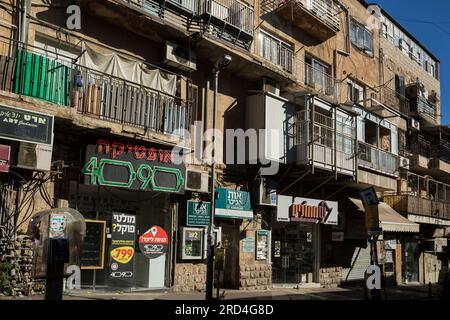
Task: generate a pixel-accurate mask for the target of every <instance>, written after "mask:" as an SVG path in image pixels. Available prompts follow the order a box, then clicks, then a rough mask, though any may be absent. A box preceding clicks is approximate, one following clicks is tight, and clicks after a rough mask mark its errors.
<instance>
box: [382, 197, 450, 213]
mask: <svg viewBox="0 0 450 320" xmlns="http://www.w3.org/2000/svg"><path fill="white" fill-rule="evenodd" d="M383 201H384V202H386V203H387V204H389V205H390V206H391V207H392V208H393V209H394V210H395V211H397V212H399V213H401V214H404V215H411V214H412V215H419V216H425V217H433V218H437V219H450V202H446V201H442V200H431V199H427V198H422V197H418V196H415V195H392V196H384V197H383Z"/></svg>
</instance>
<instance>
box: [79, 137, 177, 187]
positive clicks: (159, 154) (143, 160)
mask: <svg viewBox="0 0 450 320" xmlns="http://www.w3.org/2000/svg"><path fill="white" fill-rule="evenodd" d="M85 159H86V162H85V165H84V167H83V169H82V173H83V175H84V182H85V183H86V184H93V185H100V186H109V187H118V188H124V189H128V190H140V191H160V192H171V193H178V194H184V174H185V167H184V165H183V164H180V165H179V164H175V163H174V161H173V154H172V151H171V150H169V149H160V148H154V147H146V146H142V145H134V144H130V143H128V144H126V143H122V142H112V143H110V142H109V141H106V140H98V142H97V144H95V145H93V144H92V145H88V146H87V147H86V157H85Z"/></svg>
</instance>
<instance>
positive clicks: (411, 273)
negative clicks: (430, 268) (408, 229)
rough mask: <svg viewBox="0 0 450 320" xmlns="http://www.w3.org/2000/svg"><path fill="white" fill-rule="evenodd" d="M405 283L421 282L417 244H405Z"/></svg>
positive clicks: (403, 273)
mask: <svg viewBox="0 0 450 320" xmlns="http://www.w3.org/2000/svg"><path fill="white" fill-rule="evenodd" d="M402 275H403V282H404V283H414V282H419V248H418V244H417V242H405V243H404V244H403V272H402Z"/></svg>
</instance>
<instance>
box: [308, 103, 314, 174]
mask: <svg viewBox="0 0 450 320" xmlns="http://www.w3.org/2000/svg"><path fill="white" fill-rule="evenodd" d="M314 97H315V96H314V95H308V103H311V102H312V106H311V127H310V128H309V130H310V135H311V143H312V145H311V174H312V175H314V145H315V144H316V141H315V139H314V119H315V117H314V114H315V107H314V106H315V99H314Z"/></svg>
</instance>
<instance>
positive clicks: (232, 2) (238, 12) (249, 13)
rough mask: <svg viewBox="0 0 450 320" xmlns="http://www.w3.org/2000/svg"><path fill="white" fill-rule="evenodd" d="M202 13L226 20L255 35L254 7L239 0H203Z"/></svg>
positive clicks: (201, 4)
mask: <svg viewBox="0 0 450 320" xmlns="http://www.w3.org/2000/svg"><path fill="white" fill-rule="evenodd" d="M199 13H200V14H203V15H205V14H206V15H208V16H210V17H212V18H215V19H218V20H221V21H224V22H226V23H228V24H229V25H232V26H234V27H236V28H237V29H240V30H242V31H244V32H245V33H248V34H250V35H253V30H254V9H253V8H252V7H251V6H249V5H248V4H246V3H244V2H241V1H238V0H202V1H201V3H200V11H199Z"/></svg>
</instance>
